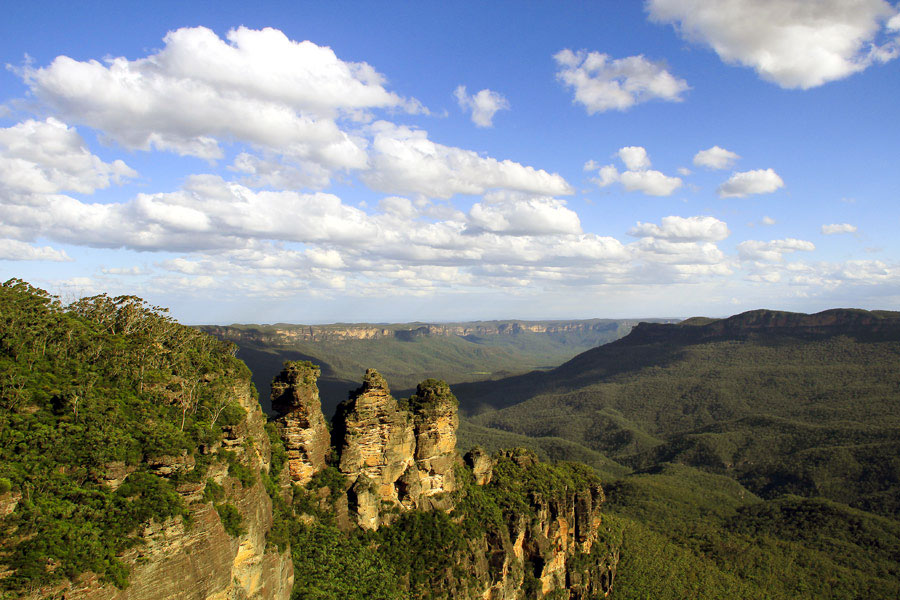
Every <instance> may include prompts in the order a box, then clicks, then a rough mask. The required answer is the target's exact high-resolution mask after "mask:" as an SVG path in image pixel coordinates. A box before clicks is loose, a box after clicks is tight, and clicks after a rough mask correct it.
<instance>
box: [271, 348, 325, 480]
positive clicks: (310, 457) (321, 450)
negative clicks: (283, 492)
mask: <svg viewBox="0 0 900 600" xmlns="http://www.w3.org/2000/svg"><path fill="white" fill-rule="evenodd" d="M319 375H320V370H319V367H317V366H316V365H314V364H312V363H310V362H306V361H288V362H285V363H284V369H283V370H282V371H281V373H279V374H278V376H277V377H275V379H274V380H273V381H272V408H273V409H275V410H276V411H278V412H279V413H280V414H281V416H280V417H279V418H278V419H277V420H276V424H277V427H278V429H279V433H280V435H281V439H282V441H283V442H284V448H285V451H286V452H287V458H288V469H289V472H290V478H291V481H292V482H293V483H296V484H299V485H305V484H306V483H307V482H308V481H309V480H310V479H311V478H312V476H313V474H314V473H316V472H317V471H320V470H322V469H323V468H324V467H325V459H326V457H327V456H328V454H329V453H330V452H331V441H330V434H329V433H328V426H327V425H326V424H325V417H324V416H323V415H322V404H321V402H320V401H319V389H318V387H317V386H316V380H317V379H318V377H319Z"/></svg>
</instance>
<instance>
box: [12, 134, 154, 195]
mask: <svg viewBox="0 0 900 600" xmlns="http://www.w3.org/2000/svg"><path fill="white" fill-rule="evenodd" d="M136 176H137V173H136V172H135V171H134V170H133V169H131V168H130V167H129V166H128V165H126V164H125V163H124V162H122V161H121V160H116V161H114V162H112V163H105V162H103V161H102V160H100V158H99V157H97V156H94V155H93V154H91V153H90V152H89V151H88V149H87V148H86V147H85V144H84V140H83V139H81V136H80V135H78V132H77V131H75V129H74V128H72V127H68V126H67V125H66V124H65V123H62V122H60V121H57V120H56V119H53V118H49V119H47V120H46V121H35V120H33V119H29V120H27V121H24V122H22V123H19V124H18V125H14V126H12V127H8V128H6V129H2V128H0V188H6V189H7V190H8V191H9V192H12V193H19V194H52V193H56V192H59V191H64V190H67V191H72V192H79V193H82V194H90V193H91V192H93V191H94V190H97V189H102V188H106V187H109V185H110V183H111V182H113V183H122V182H123V180H125V179H127V178H129V177H136Z"/></svg>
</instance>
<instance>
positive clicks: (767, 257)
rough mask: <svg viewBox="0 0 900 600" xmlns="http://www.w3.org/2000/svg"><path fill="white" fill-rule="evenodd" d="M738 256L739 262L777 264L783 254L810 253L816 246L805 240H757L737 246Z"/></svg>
mask: <svg viewBox="0 0 900 600" xmlns="http://www.w3.org/2000/svg"><path fill="white" fill-rule="evenodd" d="M737 249H738V256H740V259H741V260H757V261H768V262H779V261H781V260H782V259H783V257H784V255H785V254H790V253H792V252H796V251H798V250H799V251H803V252H812V251H813V250H815V249H816V246H815V245H814V244H813V243H812V242H807V241H806V240H797V239H794V238H786V239H783V240H771V241H768V242H763V241H759V240H747V241H745V242H741V243H740V244H738V246H737Z"/></svg>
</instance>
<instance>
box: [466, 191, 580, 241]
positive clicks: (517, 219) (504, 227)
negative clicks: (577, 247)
mask: <svg viewBox="0 0 900 600" xmlns="http://www.w3.org/2000/svg"><path fill="white" fill-rule="evenodd" d="M468 221H469V223H468V227H469V228H470V229H471V230H472V231H489V232H493V233H503V234H509V235H550V234H580V233H581V221H580V220H579V219H578V215H577V214H576V213H575V212H574V211H572V210H570V209H568V208H566V203H565V202H564V201H562V200H558V199H556V198H549V197H541V196H530V197H529V196H527V195H524V194H521V193H519V194H514V193H509V192H494V193H492V194H488V195H486V196H485V197H484V200H483V201H482V202H478V203H476V204H475V205H473V206H472V209H471V211H469V219H468Z"/></svg>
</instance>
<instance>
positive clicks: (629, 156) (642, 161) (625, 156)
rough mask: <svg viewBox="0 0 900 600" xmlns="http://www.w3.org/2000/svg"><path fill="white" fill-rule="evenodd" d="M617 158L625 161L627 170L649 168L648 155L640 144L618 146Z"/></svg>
mask: <svg viewBox="0 0 900 600" xmlns="http://www.w3.org/2000/svg"><path fill="white" fill-rule="evenodd" d="M617 154H618V155H619V159H620V160H621V161H622V162H623V163H625V167H626V168H627V169H628V170H629V171H639V170H641V169H649V168H650V157H649V156H648V155H647V150H646V149H645V148H643V147H642V146H625V147H624V148H619V152H618V153H617Z"/></svg>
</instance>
